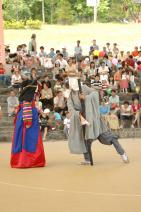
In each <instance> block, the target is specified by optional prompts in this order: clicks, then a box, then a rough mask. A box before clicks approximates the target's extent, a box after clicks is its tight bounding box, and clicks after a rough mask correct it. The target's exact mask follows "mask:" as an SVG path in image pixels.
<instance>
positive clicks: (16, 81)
mask: <svg viewBox="0 0 141 212" xmlns="http://www.w3.org/2000/svg"><path fill="white" fill-rule="evenodd" d="M13 70H14V73H13V74H12V77H11V85H12V86H13V87H14V88H20V87H21V83H22V76H21V73H20V69H19V65H14V66H13Z"/></svg>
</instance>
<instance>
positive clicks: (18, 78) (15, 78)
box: [11, 74, 22, 85]
mask: <svg viewBox="0 0 141 212" xmlns="http://www.w3.org/2000/svg"><path fill="white" fill-rule="evenodd" d="M20 80H22V77H21V75H15V74H13V75H12V78H11V84H12V85H14V84H15V83H16V81H20Z"/></svg>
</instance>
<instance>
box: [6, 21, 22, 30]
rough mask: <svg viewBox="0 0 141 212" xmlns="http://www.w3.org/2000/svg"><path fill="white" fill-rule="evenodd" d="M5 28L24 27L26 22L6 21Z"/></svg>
mask: <svg viewBox="0 0 141 212" xmlns="http://www.w3.org/2000/svg"><path fill="white" fill-rule="evenodd" d="M4 28H5V29H24V28H25V24H24V22H23V21H15V20H13V21H4Z"/></svg>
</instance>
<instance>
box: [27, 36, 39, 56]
mask: <svg viewBox="0 0 141 212" xmlns="http://www.w3.org/2000/svg"><path fill="white" fill-rule="evenodd" d="M28 52H29V54H30V55H36V54H37V42H36V34H32V36H31V40H30V42H29V47H28Z"/></svg>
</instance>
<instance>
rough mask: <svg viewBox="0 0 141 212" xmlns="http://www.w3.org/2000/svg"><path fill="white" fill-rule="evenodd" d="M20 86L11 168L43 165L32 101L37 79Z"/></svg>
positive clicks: (41, 145) (35, 110) (37, 121)
mask: <svg viewBox="0 0 141 212" xmlns="http://www.w3.org/2000/svg"><path fill="white" fill-rule="evenodd" d="M22 88H23V89H22V91H21V94H20V97H19V102H20V104H19V107H18V112H17V115H16V118H15V129H14V134H13V139H12V152H11V161H10V164H11V167H12V168H33V167H43V166H45V155H44V148H43V143H42V136H41V132H40V126H39V120H38V111H37V109H36V108H35V103H34V94H35V91H36V89H37V81H36V80H34V79H31V80H26V81H24V82H23V83H22Z"/></svg>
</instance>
